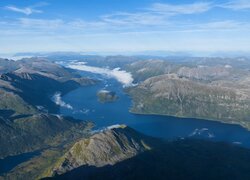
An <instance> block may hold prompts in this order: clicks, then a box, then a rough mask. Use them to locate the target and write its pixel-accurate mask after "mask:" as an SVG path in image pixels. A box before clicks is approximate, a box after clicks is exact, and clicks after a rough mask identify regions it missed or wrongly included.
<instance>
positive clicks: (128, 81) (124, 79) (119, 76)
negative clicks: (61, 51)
mask: <svg viewBox="0 0 250 180" xmlns="http://www.w3.org/2000/svg"><path fill="white" fill-rule="evenodd" d="M67 67H69V68H71V69H77V70H81V71H87V72H92V73H96V74H102V75H104V76H107V77H109V78H115V79H116V80H117V81H119V82H120V83H122V84H123V85H124V86H131V85H132V84H133V77H132V74H131V73H129V72H127V71H124V70H121V69H120V68H115V69H108V68H100V67H94V66H87V65H86V63H84V62H71V63H70V64H69V65H68V66H67Z"/></svg>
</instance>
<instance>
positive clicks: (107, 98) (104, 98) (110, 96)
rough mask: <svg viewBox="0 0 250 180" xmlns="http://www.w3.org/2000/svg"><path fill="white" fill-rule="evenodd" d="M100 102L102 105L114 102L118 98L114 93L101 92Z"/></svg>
mask: <svg viewBox="0 0 250 180" xmlns="http://www.w3.org/2000/svg"><path fill="white" fill-rule="evenodd" d="M97 97H98V101H99V102H101V103H107V102H114V101H116V100H117V99H118V96H117V95H116V93H115V92H113V91H106V90H101V91H99V92H98V93H97Z"/></svg>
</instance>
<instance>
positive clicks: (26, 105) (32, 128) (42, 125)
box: [0, 58, 97, 158]
mask: <svg viewBox="0 0 250 180" xmlns="http://www.w3.org/2000/svg"><path fill="white" fill-rule="evenodd" d="M0 64H1V65H2V66H1V70H2V71H1V73H0V128H1V132H0V146H1V147H2V148H1V149H0V158H5V157H7V156H13V155H18V154H22V153H26V152H32V151H35V150H42V149H44V148H48V147H55V146H59V145H62V144H64V143H66V142H67V143H69V142H72V141H74V140H75V139H77V138H79V137H85V135H86V133H87V131H88V130H89V129H90V128H91V127H92V123H87V122H79V121H77V120H74V119H72V118H68V117H62V116H58V115H55V114H56V113H57V112H58V109H59V106H58V105H57V104H55V102H53V101H52V96H53V95H54V94H55V93H56V92H61V93H62V95H63V94H65V93H67V92H69V91H71V90H73V89H76V88H78V87H80V86H84V85H91V84H94V83H96V82H97V81H95V80H92V79H89V78H84V77H81V76H80V75H79V74H77V73H76V72H75V71H72V70H70V69H67V68H64V67H62V66H60V65H57V64H55V63H53V62H50V61H47V60H46V59H41V58H30V59H22V60H20V61H12V60H5V59H0ZM50 113H53V114H50Z"/></svg>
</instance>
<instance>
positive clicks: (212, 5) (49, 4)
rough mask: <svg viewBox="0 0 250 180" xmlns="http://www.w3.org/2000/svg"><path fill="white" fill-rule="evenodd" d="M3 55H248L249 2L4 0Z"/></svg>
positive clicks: (0, 6) (0, 13)
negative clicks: (227, 53) (25, 53)
mask: <svg viewBox="0 0 250 180" xmlns="http://www.w3.org/2000/svg"><path fill="white" fill-rule="evenodd" d="M0 27H1V28H0V34H1V36H0V53H15V52H48V51H81V52H117V53H120V52H143V51H183V52H231V51H237V52H247V51H250V0H213V1H191V0H179V1H176V0H175V1H174V0H159V1H155V0H140V1H139V0H138V1H135V0H45V1H37V0H1V1H0Z"/></svg>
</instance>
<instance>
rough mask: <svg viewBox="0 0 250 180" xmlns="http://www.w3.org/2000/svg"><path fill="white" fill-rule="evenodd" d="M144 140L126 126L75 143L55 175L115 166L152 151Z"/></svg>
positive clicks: (56, 168)
mask: <svg viewBox="0 0 250 180" xmlns="http://www.w3.org/2000/svg"><path fill="white" fill-rule="evenodd" d="M144 139H145V140H146V138H145V136H143V135H141V134H139V133H137V132H136V131H134V130H133V129H131V128H129V127H127V126H124V125H123V126H118V127H113V128H109V129H107V130H104V131H101V132H100V133H96V134H94V135H93V136H91V137H90V138H88V139H83V140H80V141H78V142H77V143H75V144H74V145H73V147H72V148H71V149H70V150H69V151H68V152H67V153H66V154H65V155H64V156H63V159H61V160H60V161H61V162H60V163H58V167H55V169H54V170H53V173H54V174H62V173H65V172H67V171H70V170H72V169H75V168H78V167H80V166H83V165H88V166H96V167H102V166H105V165H114V164H116V163H117V162H120V161H123V160H125V159H128V158H130V157H133V156H135V155H137V154H139V153H141V152H144V151H146V150H148V149H150V147H149V146H148V145H147V142H146V141H145V140H144Z"/></svg>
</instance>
